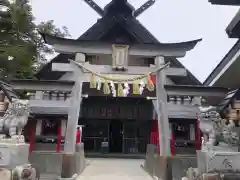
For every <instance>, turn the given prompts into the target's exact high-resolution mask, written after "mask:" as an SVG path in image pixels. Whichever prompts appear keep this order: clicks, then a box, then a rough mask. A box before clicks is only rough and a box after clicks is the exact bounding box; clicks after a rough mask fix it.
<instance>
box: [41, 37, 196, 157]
mask: <svg viewBox="0 0 240 180" xmlns="http://www.w3.org/2000/svg"><path fill="white" fill-rule="evenodd" d="M43 37H44V40H45V42H46V43H48V44H50V45H52V46H53V48H54V49H55V51H56V52H60V53H64V54H75V55H76V56H75V62H76V63H83V64H82V65H81V66H83V67H86V68H88V69H91V70H92V71H94V72H97V73H99V74H109V75H114V74H117V75H118V76H122V75H124V76H128V77H129V76H136V75H144V74H146V73H148V72H154V71H156V92H157V99H156V100H153V101H156V103H154V104H157V106H154V107H155V108H157V109H155V110H156V112H157V115H158V128H159V140H160V155H161V156H168V155H169V151H170V133H169V120H168V111H167V93H166V91H165V89H164V84H166V76H169V75H172V76H186V75H187V72H186V70H185V69H183V68H167V69H163V70H161V71H157V69H161V67H163V66H164V65H165V60H164V57H184V56H185V54H186V52H187V51H189V50H191V49H193V48H194V46H195V45H196V44H197V43H198V42H199V41H200V40H195V41H189V42H183V43H174V44H171V43H169V44H157V45H156V44H135V45H127V48H126V45H120V46H122V47H124V48H123V49H121V48H120V50H119V51H117V52H116V49H114V45H112V44H108V43H100V42H93V41H81V40H72V39H65V38H59V37H54V36H51V35H46V34H43ZM126 49H127V50H126ZM83 53H85V54H91V55H92V54H98V55H100V54H105V55H106V54H107V55H112V56H113V59H115V58H116V57H123V59H118V60H117V61H118V62H119V61H120V62H121V63H120V65H121V67H122V66H123V64H124V63H125V64H124V66H125V67H126V69H125V71H117V70H116V69H115V68H113V67H112V66H109V65H92V64H89V63H84V62H85V54H83ZM113 53H114V54H113ZM129 55H136V56H142V57H154V58H155V65H154V66H151V67H139V66H134V67H131V66H128V65H127V64H126V63H128V62H127V60H126V59H127V58H128V56H129ZM113 64H114V66H115V65H116V59H115V63H114V62H113ZM52 71H62V72H74V74H75V75H74V77H75V85H74V87H73V89H72V95H71V98H70V102H69V112H68V122H67V130H66V136H65V144H64V152H65V153H67V154H73V153H74V152H75V144H76V127H77V123H78V118H79V112H80V109H81V101H82V83H83V82H89V78H90V75H89V74H88V75H87V72H86V71H85V70H84V69H81V68H78V67H77V66H76V65H74V63H73V62H70V64H67V63H65V64H64V63H53V64H52ZM86 77H87V79H85V78H86Z"/></svg>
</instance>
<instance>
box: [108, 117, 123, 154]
mask: <svg viewBox="0 0 240 180" xmlns="http://www.w3.org/2000/svg"><path fill="white" fill-rule="evenodd" d="M109 152H113V153H122V152H123V122H122V121H121V120H112V121H110V123H109Z"/></svg>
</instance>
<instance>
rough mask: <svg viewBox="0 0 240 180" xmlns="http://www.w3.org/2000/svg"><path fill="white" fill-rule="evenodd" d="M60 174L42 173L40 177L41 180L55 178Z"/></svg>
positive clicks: (52, 179) (53, 179)
mask: <svg viewBox="0 0 240 180" xmlns="http://www.w3.org/2000/svg"><path fill="white" fill-rule="evenodd" d="M58 177H59V176H58V175H56V174H47V173H44V174H41V175H40V179H39V180H55V179H57V178H58Z"/></svg>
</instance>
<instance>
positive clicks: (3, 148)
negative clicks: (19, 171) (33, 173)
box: [0, 143, 29, 169]
mask: <svg viewBox="0 0 240 180" xmlns="http://www.w3.org/2000/svg"><path fill="white" fill-rule="evenodd" d="M28 153H29V144H25V143H19V144H14V143H12V144H11V143H0V168H7V169H13V168H15V167H16V166H19V165H24V164H28Z"/></svg>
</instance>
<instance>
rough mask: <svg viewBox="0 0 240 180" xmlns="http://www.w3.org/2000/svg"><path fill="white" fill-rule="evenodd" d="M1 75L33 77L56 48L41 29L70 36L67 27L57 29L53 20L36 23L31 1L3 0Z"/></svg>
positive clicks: (10, 77)
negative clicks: (46, 42)
mask: <svg viewBox="0 0 240 180" xmlns="http://www.w3.org/2000/svg"><path fill="white" fill-rule="evenodd" d="M0 4H2V5H3V6H4V7H2V8H0V78H7V79H12V78H33V77H34V76H33V75H34V73H35V71H36V70H37V69H38V68H39V67H40V66H41V65H42V64H44V63H45V62H46V57H47V56H48V55H49V54H52V53H53V52H54V51H53V49H52V48H51V47H50V46H48V45H46V44H45V43H44V41H43V39H42V37H41V36H40V34H39V32H44V33H49V34H53V35H56V36H60V37H65V36H70V35H69V33H68V30H67V28H66V27H62V28H57V27H56V26H55V25H54V22H53V21H51V20H50V21H47V22H42V23H40V24H38V25H37V24H35V23H34V16H33V14H32V8H31V5H30V4H29V2H28V0H15V1H14V2H12V3H10V2H9V1H8V0H0Z"/></svg>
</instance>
